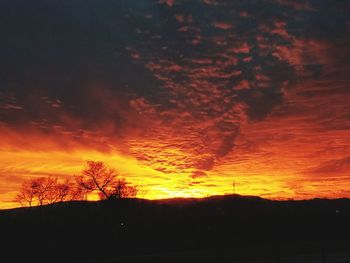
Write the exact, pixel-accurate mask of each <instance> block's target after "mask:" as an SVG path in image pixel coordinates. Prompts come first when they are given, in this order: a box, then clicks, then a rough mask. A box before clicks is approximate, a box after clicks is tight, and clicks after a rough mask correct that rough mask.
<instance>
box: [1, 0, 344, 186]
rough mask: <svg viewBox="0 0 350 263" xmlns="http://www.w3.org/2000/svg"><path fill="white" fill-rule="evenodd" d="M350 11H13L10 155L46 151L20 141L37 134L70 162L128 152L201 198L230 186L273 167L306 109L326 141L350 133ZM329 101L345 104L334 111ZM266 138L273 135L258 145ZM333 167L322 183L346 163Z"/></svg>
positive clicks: (61, 6) (267, 1)
mask: <svg viewBox="0 0 350 263" xmlns="http://www.w3.org/2000/svg"><path fill="white" fill-rule="evenodd" d="M349 8H350V5H349V4H348V3H347V2H346V1H332V0H298V1H289V0H249V1H232V0H193V1H192V0H191V1H185V0H183V1H182V0H166V1H163V0H138V1H129V0H119V1H109V0H108V1H92V0H84V1H83V0H73V1H58V0H54V1H45V0H35V1H25V0H11V1H10V0H8V1H7V0H6V1H2V4H1V9H0V30H1V32H2V33H1V35H2V36H1V38H2V40H1V42H0V56H1V61H0V131H1V132H2V135H1V134H0V136H2V137H3V138H6V141H5V140H3V142H2V145H3V146H2V147H5V146H6V147H7V148H6V149H8V148H13V149H15V148H16V149H17V148H18V147H19V148H21V147H24V148H25V147H29V148H31V147H34V146H33V145H32V146H30V145H31V144H30V143H29V142H28V143H26V144H22V145H21V146H19V145H17V143H18V142H17V143H16V142H14V141H15V140H14V138H20V140H24V141H26V140H27V139H25V136H27V135H28V136H29V135H31V136H37V137H40V136H41V137H42V136H46V137H48V138H49V137H50V136H52V137H53V138H56V140H55V143H56V144H58V145H60V144H64V145H66V147H67V149H76V148H79V147H90V148H94V149H97V150H99V151H102V152H110V151H112V150H113V149H117V150H118V151H119V152H123V153H124V154H126V155H128V156H132V157H133V158H136V159H137V160H138V161H140V162H141V163H143V164H145V165H148V166H149V167H151V168H152V169H154V170H156V171H160V172H161V173H163V174H169V176H170V175H171V176H174V175H176V174H186V175H187V176H188V178H189V180H192V179H194V178H201V180H203V181H201V182H196V183H193V182H191V183H190V185H191V186H196V185H198V184H201V183H207V184H211V183H214V184H215V183H218V182H212V181H205V178H208V177H210V171H215V172H216V173H217V174H216V175H217V176H219V177H220V176H222V177H224V176H225V175H226V172H227V169H228V170H229V169H231V168H232V169H233V170H234V169H235V167H234V166H232V167H231V166H230V165H231V164H238V165H239V164H240V162H241V158H243V155H244V156H245V155H246V154H247V151H248V152H250V153H251V156H255V155H258V156H262V155H260V153H259V149H261V147H262V146H261V145H260V143H262V142H261V140H262V139H261V138H270V137H271V136H274V135H273V134H276V133H283V132H281V130H278V129H276V128H274V127H275V126H276V127H280V125H279V123H285V125H286V126H288V125H289V124H290V125H294V121H295V118H296V117H295V116H298V114H299V113H298V112H297V110H298V109H297V108H295V105H300V107H305V112H306V113H307V114H308V115H307V116H310V118H311V116H315V118H316V119H315V120H313V121H311V120H310V123H311V124H312V125H313V124H314V123H315V122H317V123H318V126H317V129H320V130H322V129H323V130H325V129H326V130H330V129H337V130H340V129H343V130H346V133H347V134H349V133H348V131H349V127H350V126H349V123H350V119H349V116H350V115H349V106H347V104H346V102H345V101H343V100H341V99H340V98H341V97H342V98H349V96H350V95H349V89H348V84H349V78H348V77H347V75H348V73H349V70H350V67H349V61H348V59H347V58H348V57H349V48H348V46H349V41H350V40H349V39H350V35H349V30H350V15H349V12H347V11H346V10H349ZM304 83H306V84H305V85H304ZM329 97H332V98H333V99H335V100H338V101H339V103H341V104H338V106H337V108H335V107H334V105H332V106H328V105H327V104H326V102H325V101H326V100H327V98H329ZM329 103H330V104H332V102H329ZM321 104H322V105H323V106H322V107H321V106H320V105H321ZM293 105H294V106H293ZM305 105H307V106H305ZM326 108H327V109H328V110H329V111H328V112H327V111H326ZM316 111H318V113H317V114H316V113H315V112H316ZM322 114H323V115H322ZM271 118H272V119H273V120H274V121H273V122H271V121H270V119H271ZM289 118H290V119H291V121H290V122H286V121H285V120H286V119H289ZM305 118H306V117H305ZM299 120H300V119H298V121H299ZM266 123H267V124H266ZM249 125H252V126H249ZM254 125H257V126H259V125H261V127H260V128H262V131H265V133H261V134H256V133H255V132H252V133H251V132H250V130H249V128H247V127H254ZM242 127H244V129H242ZM267 127H268V128H267ZM293 127H295V126H293ZM303 127H304V126H303ZM23 129H25V130H26V131H27V134H23V135H21V134H22V133H21V130H23ZM247 129H248V131H247ZM253 129H254V128H253ZM244 133H246V135H247V139H246V140H247V141H246V142H244V143H243V144H241V143H242V140H243V141H244V140H245V139H242V138H243V137H244V136H245V134H244ZM9 134H12V135H11V136H10V135H9ZM249 134H252V135H251V136H252V137H251V138H248V137H249V136H248V135H249ZM269 136H270V137H269ZM276 136H278V135H277V134H276ZM279 136H280V137H279V138H291V137H290V136H292V135H290V134H280V135H279ZM311 136H313V138H315V136H317V134H313V135H311ZM274 138H275V137H274ZM254 140H256V141H254ZM315 140H316V138H315ZM17 141H18V140H17ZM285 141H288V140H287V139H286V140H285ZM253 144H254V145H253ZM306 144H307V143H306ZM26 145H27V146H26ZM243 145H245V146H243ZM247 145H250V146H249V147H248V146H247ZM259 145H260V146H259ZM0 146H1V145H0ZM259 147H260V148H259ZM269 147H272V148H271V149H273V146H271V145H270V146H269ZM243 148H244V149H243ZM248 148H249V149H250V150H248ZM252 149H258V150H257V151H255V150H252ZM271 151H272V150H271ZM240 153H242V154H243V155H242V156H238V155H239V154H240ZM246 158H248V157H246ZM251 158H253V157H251ZM337 158H339V160H343V161H342V163H344V162H346V164H347V163H348V159H346V158H348V157H345V156H343V157H342V156H337ZM342 158H345V159H342ZM248 159H249V158H248ZM248 159H247V160H248ZM327 160H328V159H327ZM327 160H324V161H325V162H324V163H325V164H324V165H325V166H324V165H322V164H319V165H320V168H315V169H316V170H313V171H318V170H317V169H323V168H324V167H326V168H325V169H326V170H327V169H328V168H329V167H330V166H331V165H333V163H334V164H335V165H337V164H338V161H335V162H333V161H327ZM344 160H346V161H344ZM247 162H248V161H247ZM252 162H255V161H254V160H253V161H252ZM269 162H271V160H269ZM315 165H316V164H315ZM345 166H346V168H344V169H347V167H348V165H345ZM345 166H344V167H345ZM219 167H224V168H223V170H222V171H221V172H220V171H219V170H218V169H219ZM230 167H231V168H230ZM322 167H323V168H322ZM342 167H343V166H342ZM225 169H226V170H225ZM240 169H242V167H240ZM308 169H311V168H308V167H305V170H308ZM342 169H343V168H342ZM323 170H324V169H323ZM219 183H220V182H219ZM264 189H265V188H264Z"/></svg>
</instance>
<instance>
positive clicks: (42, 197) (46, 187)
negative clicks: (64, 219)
mask: <svg viewBox="0 0 350 263" xmlns="http://www.w3.org/2000/svg"><path fill="white" fill-rule="evenodd" d="M37 183H38V187H37V192H36V197H37V199H38V203H39V205H40V206H42V205H44V204H52V203H55V202H56V201H57V200H58V194H57V177H50V176H47V177H40V178H38V179H37Z"/></svg>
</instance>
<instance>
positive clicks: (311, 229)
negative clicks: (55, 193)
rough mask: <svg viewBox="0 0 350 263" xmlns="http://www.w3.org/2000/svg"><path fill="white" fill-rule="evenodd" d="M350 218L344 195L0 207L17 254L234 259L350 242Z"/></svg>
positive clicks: (0, 223)
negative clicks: (214, 254)
mask: <svg viewBox="0 0 350 263" xmlns="http://www.w3.org/2000/svg"><path fill="white" fill-rule="evenodd" d="M349 222H350V200H348V199H338V200H310V201H270V200H265V199H261V198H257V197H239V196H235V197H232V196H224V197H211V198H206V199H174V200H163V201H147V200H141V199H120V200H113V201H112V200H104V201H100V202H82V201H80V202H76V201H75V202H68V203H57V204H53V205H49V206H44V207H41V208H40V207H39V208H21V209H13V210H8V211H1V212H0V230H1V234H2V239H3V240H6V246H7V249H5V250H4V251H6V253H9V254H11V251H14V252H13V254H11V255H12V257H13V258H16V259H18V260H19V259H21V258H22V257H25V258H26V259H35V260H36V261H47V260H49V261H50V262H53V261H55V260H57V261H59V262H74V261H78V262H84V260H87V259H103V258H119V257H121V256H123V255H143V254H157V253H170V252H173V251H198V250H201V251H216V250H218V251H220V250H223V249H224V250H225V251H227V250H229V251H231V252H232V253H233V254H234V256H235V257H238V258H240V257H242V258H245V257H254V255H260V256H261V255H264V256H266V257H269V258H271V257H274V256H275V255H276V253H277V254H288V253H302V252H303V251H304V252H305V251H307V252H310V251H321V250H329V251H331V250H341V249H349V248H350V227H349ZM16 251H21V253H17V252H16Z"/></svg>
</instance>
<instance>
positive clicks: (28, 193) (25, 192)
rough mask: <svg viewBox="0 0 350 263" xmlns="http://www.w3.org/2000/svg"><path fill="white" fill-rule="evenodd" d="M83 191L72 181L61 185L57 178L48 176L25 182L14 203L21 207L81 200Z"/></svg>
mask: <svg viewBox="0 0 350 263" xmlns="http://www.w3.org/2000/svg"><path fill="white" fill-rule="evenodd" d="M80 192H81V190H80V189H78V187H77V185H76V184H75V183H74V181H72V180H68V179H67V180H65V181H64V182H63V183H59V182H58V179H57V177H52V176H47V177H40V178H35V179H32V180H30V181H27V182H24V183H23V184H22V186H21V188H20V190H19V193H18V194H17V195H16V197H15V199H14V201H15V202H17V203H19V204H20V205H21V206H29V207H30V206H32V205H40V206H42V205H44V204H52V203H56V202H63V201H68V200H76V199H81V194H80Z"/></svg>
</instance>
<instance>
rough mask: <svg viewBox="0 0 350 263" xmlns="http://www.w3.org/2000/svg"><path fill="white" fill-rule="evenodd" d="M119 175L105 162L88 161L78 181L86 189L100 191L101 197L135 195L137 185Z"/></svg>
mask: <svg viewBox="0 0 350 263" xmlns="http://www.w3.org/2000/svg"><path fill="white" fill-rule="evenodd" d="M118 177H119V173H118V171H116V170H114V169H111V168H108V167H107V166H106V165H105V164H104V163H103V162H100V161H98V162H95V161H88V162H87V167H86V168H85V169H84V170H83V172H82V175H80V176H78V178H77V183H78V185H79V186H80V187H81V188H83V189H84V190H86V191H89V192H93V191H98V192H99V196H100V198H101V199H109V198H126V197H135V196H136V194H137V187H136V186H132V185H130V184H129V183H128V182H127V181H126V180H125V179H124V178H118Z"/></svg>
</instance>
